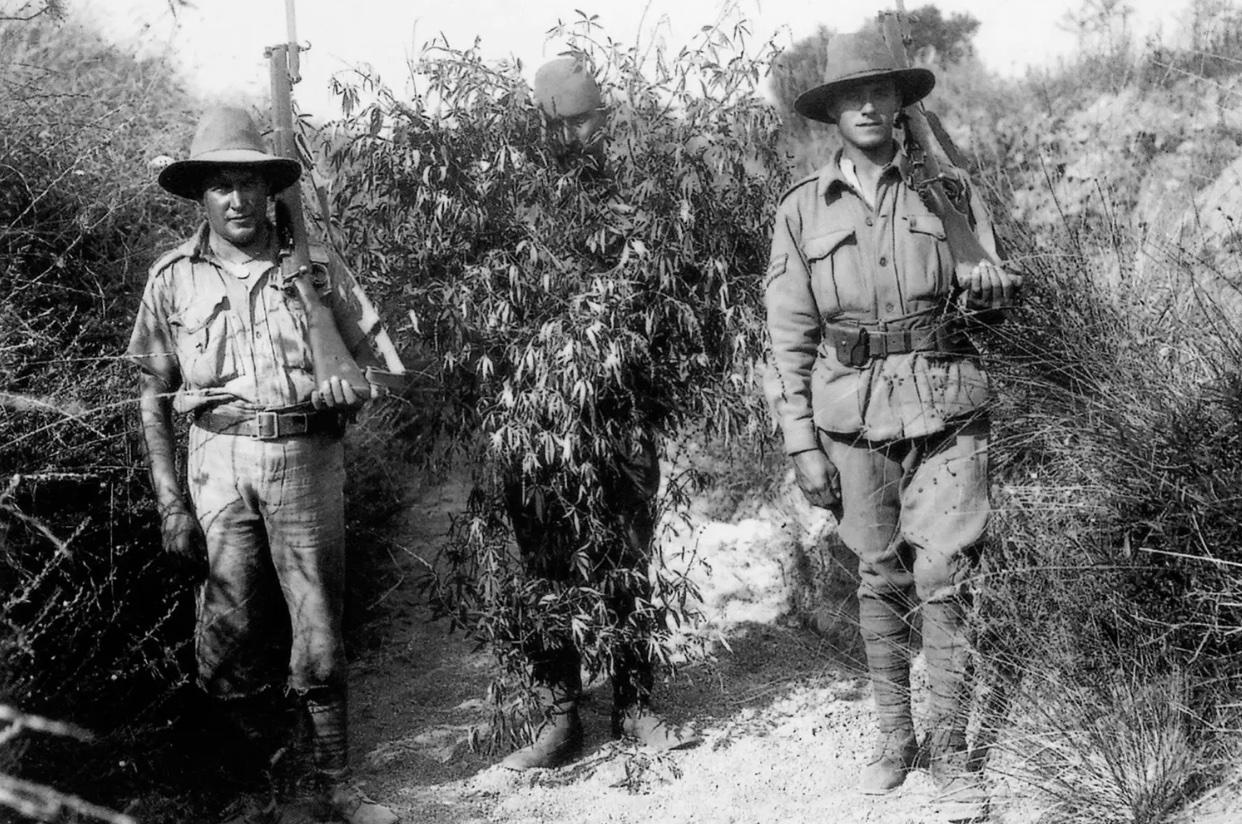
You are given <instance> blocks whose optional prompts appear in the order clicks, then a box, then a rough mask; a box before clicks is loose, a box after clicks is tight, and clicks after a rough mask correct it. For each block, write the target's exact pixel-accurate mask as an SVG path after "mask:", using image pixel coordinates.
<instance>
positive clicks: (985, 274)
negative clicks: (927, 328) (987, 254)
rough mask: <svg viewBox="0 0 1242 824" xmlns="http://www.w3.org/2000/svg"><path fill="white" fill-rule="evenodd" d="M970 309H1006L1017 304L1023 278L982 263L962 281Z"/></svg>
mask: <svg viewBox="0 0 1242 824" xmlns="http://www.w3.org/2000/svg"><path fill="white" fill-rule="evenodd" d="M961 280H962V283H961V286H962V288H963V289H964V290H965V292H964V295H965V298H966V307H967V308H968V309H1004V308H1007V307H1011V306H1014V305H1016V304H1017V302H1018V294H1019V292H1020V291H1021V289H1022V276H1021V275H1018V274H1015V273H1013V272H1009V271H1006V270H1005V269H1003V268H1001V267H1000V266H997V265H996V264H995V263H993V262H992V261H990V260H984V261H980V262H979V263H978V264H977V265H976V266H975V267H974V268H973V269H971V270H970V271H969V272H968V273H967V274H966V276H965V277H964V278H962V279H961Z"/></svg>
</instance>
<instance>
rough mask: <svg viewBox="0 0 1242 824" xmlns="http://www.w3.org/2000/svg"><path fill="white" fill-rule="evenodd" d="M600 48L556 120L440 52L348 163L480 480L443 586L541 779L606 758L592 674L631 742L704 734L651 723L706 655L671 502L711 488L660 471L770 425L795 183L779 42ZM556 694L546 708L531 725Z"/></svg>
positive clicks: (519, 759) (504, 73)
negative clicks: (765, 392)
mask: <svg viewBox="0 0 1242 824" xmlns="http://www.w3.org/2000/svg"><path fill="white" fill-rule="evenodd" d="M576 28H578V29H579V31H578V32H577V33H574V34H572V35H571V36H570V37H569V38H568V40H569V43H570V45H571V47H572V48H574V49H575V54H578V55H581V57H582V59H583V63H582V65H578V64H577V63H576V62H575V61H573V60H570V61H556V62H554V63H553V64H552V65H551V66H550V67H549V68H547V69H545V70H544V71H542V72H540V74H539V78H538V79H537V82H536V83H535V87H536V88H535V95H534V98H535V99H534V100H532V93H531V85H530V84H529V83H528V82H527V80H526V79H525V78H523V77H522V75H521V71H520V67H519V66H518V65H515V64H513V63H502V64H500V65H498V66H497V65H491V64H488V63H487V62H485V61H483V60H482V59H481V58H480V55H479V53H478V50H477V48H474V49H470V50H467V51H459V50H455V49H452V48H449V47H448V46H447V45H437V46H434V47H432V48H430V49H429V50H428V51H427V53H426V54H425V56H424V59H423V60H422V61H421V62H420V63H419V65H418V70H419V73H420V76H421V77H422V78H423V79H424V81H425V82H424V84H422V85H421V86H420V92H421V93H420V95H419V96H417V97H415V98H414V99H412V100H405V99H401V100H396V99H392V98H391V97H388V98H386V99H385V98H382V99H381V100H380V101H379V102H378V103H376V104H373V106H371V107H368V108H367V109H364V110H363V111H361V112H359V113H358V115H357V117H356V119H354V121H353V122H352V123H350V124H348V125H347V128H348V131H349V132H350V135H349V139H348V140H339V141H333V144H332V146H331V147H330V148H329V149H328V151H329V153H330V159H331V161H332V162H333V163H334V164H336V166H337V168H339V169H340V170H341V174H340V175H339V176H338V178H337V181H336V185H335V186H334V189H333V192H334V196H335V197H336V199H337V200H338V203H339V208H338V209H337V213H338V214H341V215H343V223H342V229H343V231H344V232H345V234H346V236H347V237H349V238H350V239H351V241H350V247H351V248H353V249H356V250H358V252H359V253H360V258H361V259H360V260H359V261H358V266H359V267H360V268H366V269H371V270H373V271H375V272H376V277H375V279H374V282H380V283H384V282H386V284H387V285H386V287H385V288H386V289H387V294H386V295H384V299H385V300H386V301H388V302H391V303H396V304H399V305H402V306H403V307H407V308H409V309H410V310H411V314H412V316H413V317H414V319H415V321H416V323H415V325H414V326H413V327H411V328H412V331H413V332H414V335H415V336H416V339H415V340H414V341H413V342H412V345H414V346H418V347H422V348H423V350H424V351H425V352H426V353H427V355H428V356H429V357H428V369H429V371H431V372H432V373H433V380H434V381H435V382H436V385H437V386H438V387H440V392H441V396H442V402H441V403H438V404H435V405H434V406H432V407H430V408H428V409H426V410H424V414H425V415H426V416H427V420H428V427H427V428H428V429H429V430H434V431H436V433H437V434H438V435H439V436H440V437H439V440H438V441H437V443H438V444H443V445H445V446H447V447H450V448H453V449H455V450H456V451H457V453H458V454H460V455H462V456H464V457H465V458H466V459H467V460H469V461H471V462H472V464H473V466H472V469H473V473H474V474H473V481H474V484H473V486H472V490H471V495H470V497H469V499H468V501H467V502H466V506H465V509H464V511H463V512H462V513H461V517H459V518H457V519H456V520H455V521H454V528H453V531H452V534H451V536H450V541H449V542H448V544H447V545H446V546H445V548H444V558H443V559H442V560H443V563H441V564H438V565H437V567H436V572H437V573H438V574H437V575H435V576H434V577H433V579H432V580H431V581H430V582H429V585H430V586H431V587H433V589H434V593H433V603H434V604H435V605H437V607H438V608H439V609H441V610H442V611H443V613H444V614H445V615H448V616H451V617H452V619H453V621H454V622H455V623H456V624H457V625H458V626H461V627H463V628H465V629H466V630H467V631H468V632H469V633H470V634H471V636H472V637H473V638H475V639H476V640H478V641H479V642H480V643H481V644H483V645H485V646H487V647H488V648H490V649H491V650H492V651H493V653H494V654H495V655H496V657H497V659H498V661H499V663H500V665H501V672H500V673H499V674H498V677H497V678H496V679H495V680H494V681H493V683H492V685H491V689H490V691H489V698H490V699H491V706H492V710H493V722H494V723H493V724H492V727H491V730H490V733H491V735H490V740H489V742H488V743H490V744H492V745H504V744H508V743H514V742H516V741H521V742H522V743H528V738H531V737H533V738H536V739H537V743H536V746H535V747H533V748H532V749H529V750H524V751H522V752H521V753H520V754H518V755H515V756H514V758H513V759H511V760H510V764H512V765H513V766H517V767H519V768H520V767H522V766H538V765H550V764H555V763H559V762H563V761H565V760H567V759H569V758H572V757H573V756H574V755H575V754H576V753H577V752H579V750H580V748H581V739H582V728H583V725H582V723H581V722H580V721H581V719H580V718H579V710H580V707H581V704H582V702H581V701H580V700H579V699H580V691H581V688H582V681H583V679H586V680H588V682H589V681H591V680H594V679H596V678H599V677H607V676H611V680H612V682H613V685H614V686H615V687H616V690H615V695H614V696H613V697H614V698H615V705H616V706H615V710H616V712H615V713H613V716H614V718H615V720H616V722H617V723H616V726H615V727H614V729H615V730H616V731H617V732H618V733H620V734H622V735H626V734H628V735H631V736H633V737H636V738H639V739H642V740H647V741H648V742H649V743H654V744H655V745H656V746H665V747H666V746H676V745H677V744H679V743H683V742H684V741H685V739H684V738H683V736H682V735H680V734H678V733H677V731H676V730H674V729H672V728H669V727H668V726H666V725H664V724H662V723H661V722H660V721H659V719H658V717H657V716H655V715H653V714H652V713H651V712H650V711H649V706H648V704H649V697H650V688H651V683H652V675H653V669H655V668H657V667H664V666H667V665H668V664H670V663H672V662H673V661H674V660H676V658H678V657H681V656H683V655H688V654H692V652H693V650H694V644H695V643H696V636H694V635H693V634H690V635H688V636H684V635H682V634H681V633H680V632H679V627H681V626H684V625H685V623H687V622H688V621H689V620H692V619H693V617H694V613H695V608H694V606H693V596H694V588H693V584H692V583H691V582H690V581H689V579H688V577H687V576H686V574H685V573H684V572H682V571H681V570H680V569H679V568H678V567H677V566H675V565H670V564H664V563H662V562H661V560H662V559H661V557H660V555H661V552H662V551H663V548H662V546H661V544H660V542H659V541H656V540H654V537H653V532H654V530H655V523H656V514H657V512H656V507H657V498H656V488H657V486H659V495H658V506H659V507H660V509H661V512H662V513H663V512H668V513H670V514H676V513H677V512H679V511H684V509H685V506H686V503H687V501H688V494H687V486H686V484H687V477H686V475H685V474H684V473H683V474H678V475H671V476H669V477H668V478H667V479H661V478H660V477H659V473H658V471H657V463H656V454H657V452H658V451H659V450H658V446H659V445H660V443H661V440H662V439H664V438H667V437H670V436H674V435H676V434H677V433H680V432H683V431H687V430H692V431H693V432H694V433H695V434H696V435H697V434H699V433H703V436H704V437H706V438H709V439H711V441H712V442H713V443H715V444H721V445H723V446H725V447H727V446H728V445H729V444H732V443H737V441H738V440H740V439H741V438H742V437H744V436H746V435H747V434H748V433H757V432H759V431H761V430H762V428H763V426H764V419H765V418H764V413H763V408H762V402H761V399H759V398H758V397H756V396H755V394H754V393H753V392H751V391H750V386H751V381H752V376H753V369H754V363H755V362H756V360H757V359H758V358H759V357H760V355H761V353H762V349H763V331H762V329H763V326H762V319H761V315H760V300H759V282H758V280H757V279H756V278H755V277H754V276H753V274H752V273H753V272H756V271H760V270H762V268H763V266H764V264H765V261H766V257H767V246H768V226H769V225H770V212H771V208H772V202H773V200H774V199H775V196H776V194H777V193H778V192H779V191H780V190H781V189H782V188H783V186H784V185H785V182H786V180H787V177H788V171H787V169H786V166H785V163H784V158H783V156H782V155H781V154H780V151H779V149H778V148H777V147H778V140H777V130H778V120H777V117H776V114H775V112H773V110H772V107H771V106H770V105H768V104H767V102H766V101H764V100H763V99H762V97H761V96H760V95H759V94H758V93H757V89H756V86H757V84H758V82H759V78H761V77H762V76H763V73H764V71H765V69H766V67H767V65H769V63H770V60H771V55H772V53H773V48H772V46H771V45H768V46H765V47H764V50H763V51H762V52H760V53H759V54H751V53H747V51H746V49H745V45H744V43H741V40H742V35H741V34H739V33H738V31H736V30H735V31H730V30H728V29H726V28H718V29H712V30H711V31H708V32H703V33H702V34H701V35H699V36H698V37H697V38H696V42H694V43H691V44H690V45H688V46H686V47H685V48H683V49H682V50H681V51H680V52H679V53H678V54H677V55H675V58H676V59H668V60H654V61H649V62H644V56H643V55H642V54H640V53H639V51H638V49H637V48H636V47H630V46H620V45H618V44H617V43H616V42H615V41H612V40H608V39H607V38H602V37H599V36H598V33H599V32H598V29H597V28H596V27H595V24H594V22H593V21H592V20H584V21H583V24H582V25H581V26H578V27H576ZM722 51H728V52H730V53H733V54H735V56H736V59H733V60H730V61H729V62H728V63H727V64H721V62H720V59H719V56H720V54H721V52H722ZM587 59H589V60H590V63H591V65H592V66H593V68H594V69H595V70H596V71H597V72H598V74H595V75H594V77H593V76H592V73H591V72H589V71H588V70H587V69H586V63H585V61H586V60H587ZM644 69H646V71H644ZM599 77H607V78H608V87H609V88H610V89H611V90H613V92H612V98H613V99H612V100H611V101H610V103H611V105H610V107H609V108H608V110H607V112H605V111H604V109H603V105H602V104H603V99H602V96H601V93H600V88H601V86H602V84H597V82H596V80H595V79H594V78H599ZM691 80H693V82H691ZM535 104H540V105H535ZM377 117H390V118H391V119H392V129H391V135H390V136H388V135H385V134H383V133H379V134H377V133H376V131H375V130H374V128H373V125H374V123H375V122H376V118H377ZM605 120H606V122H607V130H606V131H607V140H606V141H605V140H604V139H602V138H603V135H604V131H603V126H604V124H605ZM605 161H606V162H605ZM515 535H516V537H517V544H518V547H517V548H516V549H515V547H514V536H515ZM532 682H533V684H532ZM519 685H520V686H521V687H523V688H522V689H514V688H515V686H519ZM528 686H533V687H534V689H533V690H532V689H525V687H528ZM519 698H520V699H523V700H518V699H519ZM532 698H535V699H537V700H536V703H537V704H538V705H541V707H542V709H543V711H544V712H536V713H530V716H532V718H531V720H532V722H533V723H531V724H530V725H522V724H521V717H522V716H523V713H521V712H520V711H519V710H520V708H519V704H520V703H521V704H525V705H528V706H529V705H530V704H531V703H532V702H531V700H530V699H532ZM610 703H611V702H610Z"/></svg>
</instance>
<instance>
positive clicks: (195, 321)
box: [168, 295, 229, 334]
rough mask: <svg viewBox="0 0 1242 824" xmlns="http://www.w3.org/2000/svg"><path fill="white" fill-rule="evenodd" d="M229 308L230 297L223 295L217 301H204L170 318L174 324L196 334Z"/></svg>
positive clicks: (169, 320)
mask: <svg viewBox="0 0 1242 824" xmlns="http://www.w3.org/2000/svg"><path fill="white" fill-rule="evenodd" d="M228 308H229V299H228V296H227V295H221V296H220V299H219V300H217V301H216V302H215V303H202V304H199V305H196V306H190V307H189V308H187V309H185V310H183V311H181V312H178V313H177V314H175V315H173V316H172V317H170V318H169V319H168V322H169V324H171V325H172V326H181V327H183V328H184V329H185V331H186V332H188V333H190V334H194V333H195V332H199V331H201V330H202V329H203V327H205V326H206V325H207V324H209V323H211V321H212V320H213V319H214V318H215V317H216V315H218V314H220V313H221V312H223V311H224V310H226V309H228Z"/></svg>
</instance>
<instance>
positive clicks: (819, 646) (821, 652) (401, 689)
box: [351, 482, 1030, 824]
mask: <svg viewBox="0 0 1242 824" xmlns="http://www.w3.org/2000/svg"><path fill="white" fill-rule="evenodd" d="M463 496H464V488H463V487H462V485H461V484H460V483H457V482H445V483H441V484H438V485H429V486H427V487H426V488H423V489H421V490H418V491H417V492H416V493H415V494H414V496H413V500H412V501H411V505H410V508H409V509H408V511H407V512H406V514H405V515H404V516H403V517H404V519H405V523H404V524H403V525H402V527H401V528H400V529H399V530H398V531H397V535H398V536H399V538H398V539H397V541H396V548H397V549H398V552H397V553H396V554H397V555H398V557H401V558H403V559H404V560H403V563H404V564H406V565H407V572H408V573H409V575H408V576H407V578H406V583H405V584H404V585H403V586H402V587H400V588H398V589H397V590H394V591H393V592H392V593H390V594H389V596H388V598H387V599H386V601H385V603H384V605H383V608H384V610H385V615H386V617H385V618H384V619H383V620H382V621H379V622H377V624H378V626H379V629H378V631H377V632H375V633H374V638H373V639H372V640H371V642H370V644H369V649H366V650H361V651H359V653H358V655H357V657H356V660H355V663H354V666H353V670H352V674H351V690H352V698H351V704H352V707H353V712H354V718H353V738H354V742H355V745H354V749H355V755H354V761H355V764H356V767H357V771H358V777H359V778H360V779H362V781H363V782H364V786H365V787H366V789H367V790H368V792H370V793H371V794H372V795H373V796H374V797H376V798H377V799H380V800H383V801H384V802H385V803H387V804H389V805H391V806H392V807H393V808H394V809H395V810H396V811H397V812H398V813H400V814H401V815H402V820H403V821H405V822H424V823H425V824H474V822H504V823H505V824H517V823H518V822H581V824H590V823H591V822H634V823H635V824H638V822H654V821H659V822H667V823H668V824H677V823H678V822H702V824H717V823H718V822H719V823H720V824H724V823H725V822H769V821H771V822H783V823H785V824H799V823H800V822H840V823H841V824H853V822H875V823H876V824H915V823H917V824H932V823H933V822H936V821H937V820H939V819H938V818H937V816H936V815H935V814H934V813H933V812H932V810H931V807H932V804H931V796H932V787H931V783H930V781H929V779H928V778H927V776H926V774H925V773H923V772H921V771H920V772H915V773H913V774H912V775H911V777H910V778H909V780H908V781H907V783H906V785H905V786H903V787H902V788H901V789H900V790H899V791H898V792H896V793H894V794H892V795H889V796H885V797H882V798H875V797H868V796H864V795H862V794H861V793H859V792H858V791H857V790H856V789H855V782H856V776H857V773H858V770H859V768H860V767H861V766H862V763H863V760H864V758H865V757H866V755H867V754H868V753H869V751H870V747H871V741H872V732H871V730H872V728H873V727H872V724H873V721H872V714H871V706H870V698H869V690H868V687H867V682H866V680H865V677H864V673H863V671H862V670H861V668H860V667H859V665H858V662H857V661H856V660H851V657H850V653H849V652H842V651H841V650H839V649H834V648H833V647H832V646H830V645H829V643H828V642H827V641H825V640H824V639H822V638H821V637H819V636H817V635H815V634H813V633H811V632H808V631H805V630H800V629H795V628H789V627H782V626H779V625H764V624H747V625H742V626H737V627H734V628H732V629H730V630H729V631H728V632H727V634H726V636H725V637H726V639H727V645H728V648H725V647H723V646H721V647H720V648H718V650H717V653H716V657H715V660H714V661H708V662H703V663H699V664H695V665H694V666H690V667H687V668H685V669H683V670H682V671H681V672H680V673H679V674H678V676H677V678H676V679H675V680H674V681H673V682H671V683H667V684H662V685H660V686H659V688H658V692H657V696H656V697H657V701H658V704H659V707H660V708H661V709H662V710H663V711H664V712H665V713H666V714H667V715H668V716H670V717H671V718H672V719H673V720H676V721H682V722H686V723H689V724H690V725H691V726H692V727H693V728H694V729H695V730H697V731H698V732H699V733H700V734H701V735H702V737H703V743H702V744H701V745H700V746H699V747H697V748H694V749H690V750H684V751H680V752H675V753H667V754H663V755H654V754H650V753H647V752H645V751H642V750H640V749H638V748H636V747H634V746H633V745H628V744H623V743H619V742H614V741H612V740H611V739H610V738H609V736H608V713H609V709H610V707H609V701H610V695H609V691H608V687H607V685H606V684H604V685H599V684H596V685H594V687H593V688H592V689H591V691H590V693H589V695H588V697H587V699H586V702H585V707H584V721H585V723H586V727H587V739H588V750H587V755H586V756H585V757H584V758H583V759H582V760H581V761H580V762H578V763H576V764H574V765H571V766H568V767H564V768H562V769H558V770H533V771H529V772H525V773H514V772H510V771H507V770H504V769H502V768H500V767H498V766H495V760H496V759H495V758H489V757H484V756H482V755H479V754H476V753H473V752H471V751H470V750H469V747H468V746H467V744H466V740H467V736H468V733H469V730H470V727H471V726H472V725H477V724H482V723H483V722H484V720H485V718H486V712H485V707H484V705H483V703H482V699H483V697H484V695H485V689H486V685H487V682H488V680H489V678H490V675H491V672H492V660H491V658H490V656H489V655H488V654H487V653H486V651H475V650H473V649H472V646H471V644H469V643H468V642H467V641H466V640H464V639H463V638H462V637H460V635H452V636H450V635H448V634H447V633H446V630H445V627H444V625H442V624H432V623H429V622H428V620H427V619H428V610H427V608H426V606H425V605H424V604H422V603H420V602H419V599H418V594H417V592H416V591H415V590H414V587H413V586H411V585H410V584H411V583H412V581H413V576H414V573H415V571H416V569H417V567H418V566H419V563H420V562H419V561H418V559H419V558H423V559H429V558H430V557H431V556H432V555H433V554H434V552H435V549H436V548H437V547H438V546H439V544H440V543H441V542H442V541H443V540H444V536H445V533H446V531H447V529H448V525H449V515H450V513H452V512H454V511H457V510H458V509H459V508H460V506H461V503H462V501H463V499H464V498H463ZM917 676H918V666H917V662H916V680H917ZM1023 806H1024V805H1022V804H1020V803H1018V802H1016V801H1015V800H1014V799H1013V798H998V799H997V800H996V801H995V802H994V804H993V815H992V820H993V821H1002V822H1017V821H1022V820H1030V812H1029V811H1025V812H1024V811H1023V809H1022V807H1023Z"/></svg>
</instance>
